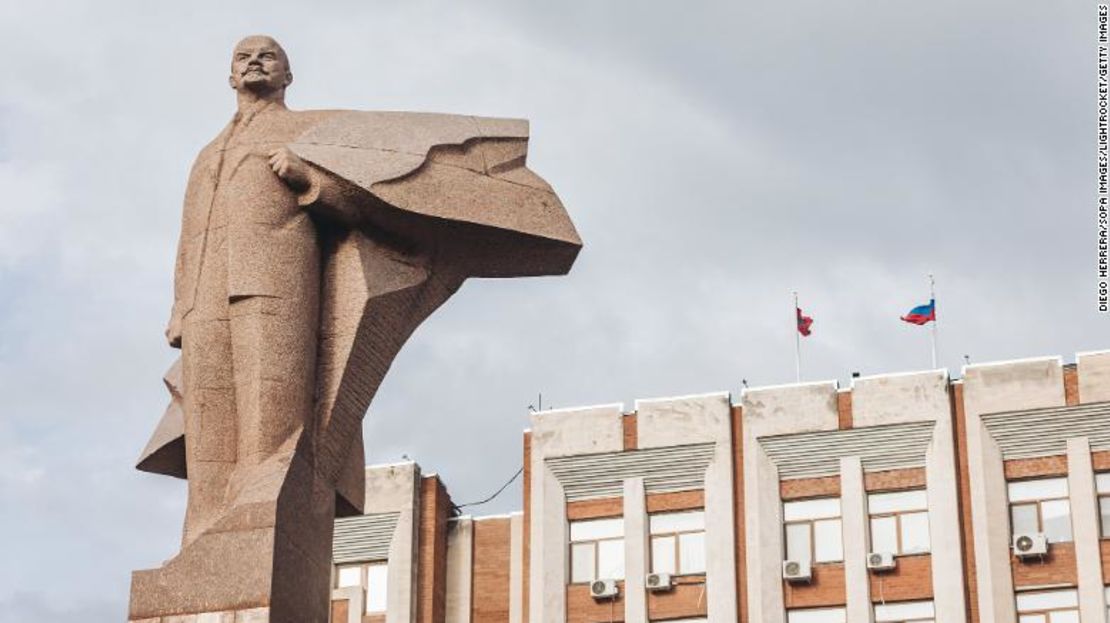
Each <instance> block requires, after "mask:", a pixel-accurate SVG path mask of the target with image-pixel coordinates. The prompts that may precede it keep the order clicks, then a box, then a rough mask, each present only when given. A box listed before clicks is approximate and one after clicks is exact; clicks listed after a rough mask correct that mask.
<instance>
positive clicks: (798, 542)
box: [782, 498, 844, 562]
mask: <svg viewBox="0 0 1110 623" xmlns="http://www.w3.org/2000/svg"><path fill="white" fill-rule="evenodd" d="M782 518H783V524H784V531H785V533H786V560H796V561H803V560H808V561H810V562H835V561H839V560H843V559H844V546H843V542H842V531H841V527H840V498H815V499H812V500H798V501H796V502H784V503H783V505H782Z"/></svg>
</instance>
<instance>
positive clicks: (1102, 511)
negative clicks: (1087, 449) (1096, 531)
mask: <svg viewBox="0 0 1110 623" xmlns="http://www.w3.org/2000/svg"><path fill="white" fill-rule="evenodd" d="M1095 488H1096V489H1097V490H1098V514H1099V517H1101V518H1102V538H1104V539H1110V472H1103V473H1101V474H1095Z"/></svg>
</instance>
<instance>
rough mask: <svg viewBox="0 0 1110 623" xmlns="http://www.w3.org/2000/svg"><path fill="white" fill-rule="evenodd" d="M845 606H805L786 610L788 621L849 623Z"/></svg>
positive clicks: (801, 622) (800, 622)
mask: <svg viewBox="0 0 1110 623" xmlns="http://www.w3.org/2000/svg"><path fill="white" fill-rule="evenodd" d="M847 621H848V613H847V611H845V609H844V608H804V609H799V610H787V611H786V623H847Z"/></svg>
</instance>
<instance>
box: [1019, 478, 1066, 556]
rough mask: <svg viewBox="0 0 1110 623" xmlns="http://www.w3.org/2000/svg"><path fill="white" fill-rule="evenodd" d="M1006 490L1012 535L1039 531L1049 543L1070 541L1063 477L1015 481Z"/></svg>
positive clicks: (1064, 479) (1064, 480)
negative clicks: (1008, 498)
mask: <svg viewBox="0 0 1110 623" xmlns="http://www.w3.org/2000/svg"><path fill="white" fill-rule="evenodd" d="M1007 490H1008V493H1009V497H1010V529H1011V531H1012V534H1030V533H1035V532H1043V533H1044V534H1045V536H1046V537H1048V541H1049V542H1050V543H1063V542H1067V541H1071V504H1070V503H1069V502H1068V479H1067V478H1037V479H1033V480H1015V481H1013V482H1010V483H1008V484H1007Z"/></svg>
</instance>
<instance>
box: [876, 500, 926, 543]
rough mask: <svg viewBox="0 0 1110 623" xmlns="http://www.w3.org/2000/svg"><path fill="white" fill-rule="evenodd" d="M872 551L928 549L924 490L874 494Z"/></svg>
mask: <svg viewBox="0 0 1110 623" xmlns="http://www.w3.org/2000/svg"><path fill="white" fill-rule="evenodd" d="M867 511H868V513H869V514H870V515H871V551H873V552H883V553H890V554H894V555H896V556H897V555H906V554H924V553H926V552H928V551H929V504H928V500H927V498H926V496H925V490H924V489H918V490H915V491H894V492H891V493H872V494H871V495H869V496H867Z"/></svg>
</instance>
